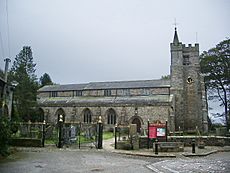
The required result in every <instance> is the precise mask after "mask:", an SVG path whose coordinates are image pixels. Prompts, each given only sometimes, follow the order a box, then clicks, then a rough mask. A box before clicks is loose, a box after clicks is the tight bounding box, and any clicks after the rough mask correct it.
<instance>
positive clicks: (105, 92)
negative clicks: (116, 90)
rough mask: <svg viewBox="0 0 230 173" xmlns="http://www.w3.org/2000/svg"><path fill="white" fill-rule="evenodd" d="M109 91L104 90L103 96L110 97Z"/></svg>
mask: <svg viewBox="0 0 230 173" xmlns="http://www.w3.org/2000/svg"><path fill="white" fill-rule="evenodd" d="M111 95H112V93H111V90H104V96H111Z"/></svg>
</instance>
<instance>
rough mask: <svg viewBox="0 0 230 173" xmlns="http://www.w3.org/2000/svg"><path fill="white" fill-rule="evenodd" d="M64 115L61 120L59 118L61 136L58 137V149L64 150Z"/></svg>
mask: <svg viewBox="0 0 230 173" xmlns="http://www.w3.org/2000/svg"><path fill="white" fill-rule="evenodd" d="M62 118H63V117H62V115H60V118H59V121H58V123H59V135H58V148H62V147H63V141H62V138H63V137H62V135H63V133H62V130H63V119H62Z"/></svg>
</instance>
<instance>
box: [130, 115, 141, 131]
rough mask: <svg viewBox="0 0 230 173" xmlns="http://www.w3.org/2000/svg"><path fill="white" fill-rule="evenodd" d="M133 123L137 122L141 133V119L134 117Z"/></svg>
mask: <svg viewBox="0 0 230 173" xmlns="http://www.w3.org/2000/svg"><path fill="white" fill-rule="evenodd" d="M132 124H136V125H137V132H138V133H140V132H141V121H140V119H139V118H134V119H133V121H132Z"/></svg>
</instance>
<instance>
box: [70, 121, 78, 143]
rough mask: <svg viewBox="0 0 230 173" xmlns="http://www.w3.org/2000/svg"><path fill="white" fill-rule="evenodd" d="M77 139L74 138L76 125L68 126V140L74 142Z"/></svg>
mask: <svg viewBox="0 0 230 173" xmlns="http://www.w3.org/2000/svg"><path fill="white" fill-rule="evenodd" d="M76 140H77V138H76V127H75V126H72V125H71V127H70V142H71V143H75V142H76Z"/></svg>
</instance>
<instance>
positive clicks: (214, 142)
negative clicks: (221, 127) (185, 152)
mask: <svg viewBox="0 0 230 173" xmlns="http://www.w3.org/2000/svg"><path fill="white" fill-rule="evenodd" d="M193 139H195V141H196V144H198V143H199V142H200V141H203V142H204V144H205V145H206V146H230V137H225V136H201V137H198V136H168V141H175V142H184V145H185V146H191V143H192V140H193Z"/></svg>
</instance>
